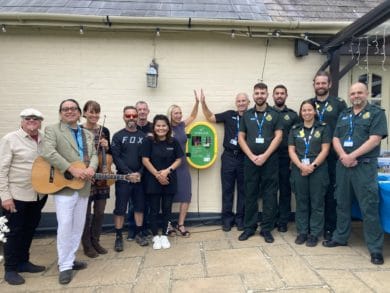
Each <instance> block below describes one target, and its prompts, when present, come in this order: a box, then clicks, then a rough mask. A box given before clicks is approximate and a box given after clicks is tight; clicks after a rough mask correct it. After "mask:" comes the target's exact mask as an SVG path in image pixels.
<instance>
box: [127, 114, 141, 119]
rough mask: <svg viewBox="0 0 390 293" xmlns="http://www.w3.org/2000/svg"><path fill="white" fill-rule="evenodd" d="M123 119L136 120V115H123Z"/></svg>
mask: <svg viewBox="0 0 390 293" xmlns="http://www.w3.org/2000/svg"><path fill="white" fill-rule="evenodd" d="M125 118H127V119H134V118H138V114H125Z"/></svg>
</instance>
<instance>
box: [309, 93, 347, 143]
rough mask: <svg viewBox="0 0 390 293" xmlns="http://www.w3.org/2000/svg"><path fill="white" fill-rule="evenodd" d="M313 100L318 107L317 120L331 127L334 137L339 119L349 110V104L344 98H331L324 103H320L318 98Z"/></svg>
mask: <svg viewBox="0 0 390 293" xmlns="http://www.w3.org/2000/svg"><path fill="white" fill-rule="evenodd" d="M311 100H312V101H313V102H314V103H315V105H316V110H317V116H318V117H317V119H318V120H319V121H320V122H325V123H326V124H328V125H329V127H330V131H331V135H332V134H333V131H334V129H335V127H336V122H337V118H339V115H340V113H341V112H342V111H344V110H345V109H346V108H347V104H346V103H345V101H344V100H343V99H342V98H339V97H332V96H329V97H328V98H327V99H326V100H325V101H323V102H320V101H318V100H317V98H312V99H311ZM321 118H322V119H321Z"/></svg>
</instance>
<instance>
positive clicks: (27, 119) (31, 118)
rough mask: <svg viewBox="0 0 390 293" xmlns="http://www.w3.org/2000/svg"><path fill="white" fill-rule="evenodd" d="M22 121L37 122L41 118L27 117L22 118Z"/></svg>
mask: <svg viewBox="0 0 390 293" xmlns="http://www.w3.org/2000/svg"><path fill="white" fill-rule="evenodd" d="M23 119H24V120H26V121H31V120H33V121H37V120H41V118H39V117H37V116H27V117H23Z"/></svg>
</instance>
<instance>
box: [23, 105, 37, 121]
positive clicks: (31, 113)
mask: <svg viewBox="0 0 390 293" xmlns="http://www.w3.org/2000/svg"><path fill="white" fill-rule="evenodd" d="M28 116H36V117H38V118H41V119H42V120H43V115H42V113H41V112H39V111H38V110H36V109H33V108H27V109H24V110H23V111H22V112H20V117H22V118H23V117H28Z"/></svg>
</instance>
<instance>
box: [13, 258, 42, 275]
mask: <svg viewBox="0 0 390 293" xmlns="http://www.w3.org/2000/svg"><path fill="white" fill-rule="evenodd" d="M44 270H46V267H44V266H37V265H34V264H33V263H31V262H29V261H27V262H24V263H21V264H19V265H18V272H19V273H40V272H43V271H44Z"/></svg>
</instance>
